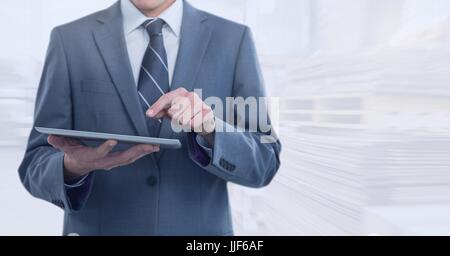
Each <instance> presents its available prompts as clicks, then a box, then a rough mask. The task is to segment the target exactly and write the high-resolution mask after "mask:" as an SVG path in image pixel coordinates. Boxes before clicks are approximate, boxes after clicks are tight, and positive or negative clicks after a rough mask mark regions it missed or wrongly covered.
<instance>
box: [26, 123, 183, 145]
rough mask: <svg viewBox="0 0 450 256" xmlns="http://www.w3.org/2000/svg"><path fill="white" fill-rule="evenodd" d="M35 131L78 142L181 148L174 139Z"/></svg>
mask: <svg viewBox="0 0 450 256" xmlns="http://www.w3.org/2000/svg"><path fill="white" fill-rule="evenodd" d="M35 129H36V130H37V131H38V132H40V133H43V134H48V135H56V136H62V137H67V138H74V139H80V140H94V141H99V140H100V141H103V140H116V141H118V142H123V143H127V144H150V145H159V146H160V148H166V149H178V148H181V142H180V141H179V140H174V139H162V138H153V137H141V136H130V135H121V134H110V133H99V132H84V131H74V130H64V129H54V128H45V127H35Z"/></svg>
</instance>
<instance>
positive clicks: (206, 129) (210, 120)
mask: <svg viewBox="0 0 450 256" xmlns="http://www.w3.org/2000/svg"><path fill="white" fill-rule="evenodd" d="M191 122H192V126H193V129H194V131H195V132H196V133H199V134H204V133H212V132H213V131H214V129H215V122H214V112H213V111H212V110H209V109H204V111H202V112H201V113H199V114H197V115H196V116H195V117H194V118H193V119H192V121H191Z"/></svg>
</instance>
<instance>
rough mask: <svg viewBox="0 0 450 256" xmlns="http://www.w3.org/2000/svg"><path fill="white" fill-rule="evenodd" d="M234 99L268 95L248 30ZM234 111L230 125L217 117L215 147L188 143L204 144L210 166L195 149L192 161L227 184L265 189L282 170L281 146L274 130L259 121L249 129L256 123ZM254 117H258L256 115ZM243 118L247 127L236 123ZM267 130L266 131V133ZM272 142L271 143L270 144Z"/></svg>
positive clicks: (237, 65) (242, 50)
mask: <svg viewBox="0 0 450 256" xmlns="http://www.w3.org/2000/svg"><path fill="white" fill-rule="evenodd" d="M232 96H233V97H234V98H238V97H242V98H243V99H247V98H249V97H254V98H256V99H259V98H260V97H265V96H266V94H265V88H264V81H263V78H262V75H261V70H260V64H259V61H258V58H257V53H256V50H255V46H254V43H253V38H252V35H251V32H250V30H249V29H248V28H246V29H245V31H244V33H243V35H242V39H241V45H240V50H239V54H238V57H237V61H236V67H235V77H234V84H233V95H232ZM258 102H259V101H258ZM266 107H267V106H265V104H264V106H263V105H262V104H261V103H259V104H258V108H260V109H261V108H263V109H267V108H266ZM230 112H233V113H234V117H235V118H234V119H233V120H231V121H230V120H228V121H229V122H228V123H227V122H225V121H223V120H221V119H219V118H216V133H215V135H214V146H213V147H212V148H208V146H207V145H205V143H201V141H200V142H199V141H198V140H196V141H195V140H188V141H189V143H190V144H193V143H196V144H200V146H201V147H202V149H203V150H202V151H203V153H206V154H207V155H208V157H209V163H207V164H203V163H201V162H200V161H199V160H198V158H196V157H195V156H194V150H189V153H190V155H191V159H192V160H193V161H194V162H196V163H197V164H198V165H200V166H201V167H202V168H204V169H205V170H206V171H208V172H210V173H212V174H214V175H217V176H218V177H220V178H222V179H224V180H226V181H229V182H233V183H236V184H239V185H243V186H248V187H253V188H260V187H264V186H266V185H268V184H269V183H270V182H271V181H272V179H273V177H274V176H275V174H276V173H277V171H278V169H279V167H280V158H279V155H280V151H281V144H280V142H279V140H278V139H277V138H276V135H274V131H273V129H270V132H263V131H262V129H260V126H259V123H258V122H256V123H258V124H257V129H255V130H251V129H248V128H249V124H250V123H252V122H253V123H254V122H255V121H254V120H253V119H254V118H252V116H251V115H248V113H246V112H245V110H244V111H242V110H241V111H240V110H239V109H236V108H233V109H231V110H230ZM263 112H264V111H263ZM266 113H267V112H266ZM252 115H258V114H257V113H252ZM258 117H259V118H260V117H261V116H258ZM259 118H258V119H259ZM239 119H244V120H245V127H236V126H237V125H235V124H236V123H237V122H236V120H239ZM265 119H266V120H268V121H269V123H268V124H269V125H270V119H269V117H268V116H267V117H266V118H265ZM235 128H238V130H239V131H238V132H224V131H230V130H235ZM266 130H267V129H264V131H266ZM267 138H271V139H269V140H268V139H267ZM268 141H270V142H269V143H268ZM196 147H197V148H198V145H196V146H192V145H191V146H190V148H196Z"/></svg>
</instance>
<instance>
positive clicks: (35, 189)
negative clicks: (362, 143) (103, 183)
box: [19, 29, 92, 212]
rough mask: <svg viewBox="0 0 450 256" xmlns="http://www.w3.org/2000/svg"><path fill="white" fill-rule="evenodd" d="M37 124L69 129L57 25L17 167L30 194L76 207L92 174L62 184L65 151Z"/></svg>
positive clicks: (65, 68) (65, 65) (63, 60)
mask: <svg viewBox="0 0 450 256" xmlns="http://www.w3.org/2000/svg"><path fill="white" fill-rule="evenodd" d="M36 126H42V127H51V128H61V129H72V100H71V89H70V79H69V68H68V63H67V59H66V55H65V51H64V47H63V43H62V39H61V37H60V34H59V32H58V30H57V29H54V30H53V31H52V33H51V38H50V44H49V47H48V50H47V56H46V61H45V65H44V70H43V73H42V77H41V81H40V84H39V88H38V93H37V97H36V105H35V113H34V125H33V129H32V131H31V133H30V137H29V140H28V145H27V148H26V152H25V156H24V159H23V161H22V163H21V165H20V167H19V176H20V179H21V181H22V183H23V185H24V186H25V188H26V189H27V190H28V191H29V192H30V193H31V194H32V195H33V196H35V197H37V198H40V199H43V200H46V201H48V202H51V203H53V204H55V205H57V206H59V207H60V208H63V209H65V210H67V211H69V212H70V211H76V210H79V209H80V208H82V206H83V204H84V203H85V201H86V199H87V197H88V194H89V191H90V187H91V184H92V177H90V178H89V179H87V180H86V181H85V182H84V183H83V185H82V186H79V187H76V188H70V189H69V187H67V186H66V185H65V184H64V164H63V161H64V153H63V152H61V151H59V150H56V149H54V148H53V147H52V146H51V145H49V144H48V142H47V136H46V135H43V134H41V133H38V132H37V131H36V130H35V129H34V127H36ZM70 195H73V196H72V197H71V196H70ZM75 197H76V198H75Z"/></svg>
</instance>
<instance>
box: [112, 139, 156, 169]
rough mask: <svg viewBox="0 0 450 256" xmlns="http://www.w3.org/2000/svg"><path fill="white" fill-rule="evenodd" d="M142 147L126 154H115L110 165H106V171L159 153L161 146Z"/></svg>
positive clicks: (132, 149) (137, 147) (130, 150)
mask: <svg viewBox="0 0 450 256" xmlns="http://www.w3.org/2000/svg"><path fill="white" fill-rule="evenodd" d="M141 147H142V146H136V147H135V148H131V149H129V150H127V151H125V152H120V153H118V154H113V155H112V156H111V157H112V158H110V160H109V162H108V163H106V168H104V169H106V170H111V169H113V168H116V167H120V166H124V165H128V164H131V163H133V162H135V161H137V160H139V159H140V158H142V157H144V156H146V155H148V154H150V153H153V152H157V151H159V146H151V145H146V146H145V147H144V148H143V149H142V148H141Z"/></svg>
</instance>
